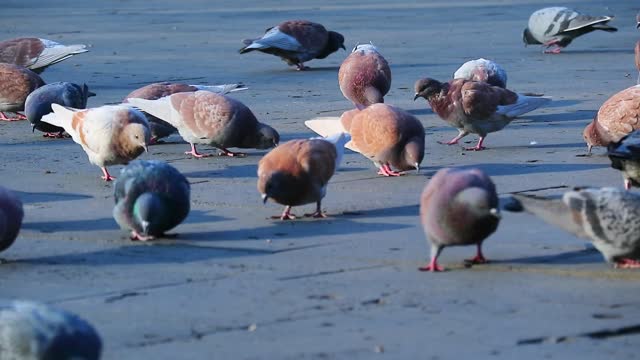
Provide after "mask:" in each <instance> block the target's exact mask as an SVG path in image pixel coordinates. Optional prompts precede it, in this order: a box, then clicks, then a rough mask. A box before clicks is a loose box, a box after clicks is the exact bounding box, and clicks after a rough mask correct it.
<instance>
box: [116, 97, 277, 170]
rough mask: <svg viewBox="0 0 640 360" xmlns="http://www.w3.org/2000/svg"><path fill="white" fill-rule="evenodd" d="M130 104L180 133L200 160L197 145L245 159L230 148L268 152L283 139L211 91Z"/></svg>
mask: <svg viewBox="0 0 640 360" xmlns="http://www.w3.org/2000/svg"><path fill="white" fill-rule="evenodd" d="M128 102H129V104H131V105H133V106H136V107H137V108H139V109H140V110H142V111H144V112H146V113H148V114H151V115H153V116H155V117H157V118H160V119H162V120H164V121H166V122H168V123H170V124H171V125H173V126H175V127H176V128H177V129H178V133H180V136H182V138H183V139H184V140H185V141H187V142H189V143H190V144H191V151H187V152H185V154H190V155H192V156H194V157H197V158H200V157H205V156H209V155H205V154H200V153H198V151H197V150H196V144H208V145H212V146H215V147H217V148H219V149H220V150H222V153H221V154H222V155H226V156H243V155H244V154H242V153H233V152H231V151H229V150H228V149H227V148H230V147H238V148H245V149H246V148H256V149H268V148H271V147H273V146H276V145H278V142H279V141H280V135H279V134H278V132H277V131H276V130H274V129H273V128H272V127H271V126H269V125H266V124H262V123H260V122H258V120H257V119H256V117H255V115H253V113H252V112H251V110H249V108H248V107H246V106H245V105H244V104H243V103H241V102H240V101H238V100H235V99H232V98H230V97H227V96H225V95H220V94H214V93H212V92H209V91H195V92H186V93H185V92H182V93H177V94H173V95H169V96H165V97H163V98H160V99H157V100H145V99H138V98H129V99H128Z"/></svg>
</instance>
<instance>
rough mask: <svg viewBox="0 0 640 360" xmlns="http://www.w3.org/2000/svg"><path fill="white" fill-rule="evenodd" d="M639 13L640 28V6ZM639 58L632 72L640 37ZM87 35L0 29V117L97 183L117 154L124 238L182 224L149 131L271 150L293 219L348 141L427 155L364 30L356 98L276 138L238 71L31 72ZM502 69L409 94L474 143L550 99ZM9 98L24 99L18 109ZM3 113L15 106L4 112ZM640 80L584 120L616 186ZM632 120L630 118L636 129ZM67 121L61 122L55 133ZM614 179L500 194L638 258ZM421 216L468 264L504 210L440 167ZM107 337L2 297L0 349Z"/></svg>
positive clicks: (264, 164)
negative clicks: (114, 82) (226, 78)
mask: <svg viewBox="0 0 640 360" xmlns="http://www.w3.org/2000/svg"><path fill="white" fill-rule="evenodd" d="M611 19H612V17H609V16H595V17H594V16H588V15H583V14H580V13H578V12H576V11H574V10H571V9H568V8H563V7H550V8H544V9H541V10H538V11H536V12H534V13H533V14H532V15H531V17H530V19H529V23H528V27H527V28H526V29H525V30H524V32H523V41H524V42H525V44H541V45H543V46H545V47H546V50H545V52H547V53H554V54H557V53H559V52H560V51H561V49H562V48H563V47H565V46H567V45H568V44H569V43H570V42H571V41H572V40H573V39H574V38H576V37H578V36H581V35H583V34H586V33H588V32H591V31H594V30H604V31H609V32H613V31H616V30H617V29H616V28H613V27H611V26H609V25H607V23H608V22H609V21H610V20H611ZM638 26H640V19H639V23H638ZM243 42H244V45H245V46H244V47H243V48H242V49H241V50H240V53H242V54H243V53H247V52H251V51H260V52H264V53H268V54H273V55H276V56H279V57H280V58H282V59H283V60H284V61H286V62H287V64H289V65H292V66H296V68H297V69H298V70H304V69H306V67H305V65H304V62H306V61H309V60H311V59H322V58H325V57H327V56H329V55H330V54H332V53H333V52H335V51H337V50H338V49H340V48H342V49H344V48H345V47H344V37H343V36H342V35H341V34H339V33H337V32H333V31H327V30H326V29H325V28H324V26H322V25H320V24H317V23H313V22H309V21H302V20H295V21H285V22H283V23H281V24H279V25H277V26H275V27H272V28H269V29H267V30H266V32H265V34H264V35H263V36H262V37H260V38H257V39H252V40H244V41H243ZM638 44H639V45H638V46H636V55H637V57H636V62H637V64H638V66H639V70H640V60H638V59H640V42H639V43H638ZM86 51H87V49H86V48H85V46H84V45H71V46H66V45H62V44H58V43H56V42H53V41H50V40H45V39H37V38H19V39H13V40H8V41H4V42H0V62H1V63H0V116H1V117H0V118H1V119H3V120H9V121H13V120H19V119H28V120H29V122H30V123H31V125H32V129H33V131H35V130H38V131H41V132H43V133H44V136H47V137H55V138H58V137H60V138H63V137H65V136H70V137H71V138H72V139H73V141H74V142H76V143H77V144H79V145H80V146H82V148H83V150H84V151H85V152H86V153H87V156H88V158H89V161H90V162H91V163H92V164H94V165H96V166H99V167H100V168H101V170H102V173H103V177H102V178H103V179H104V180H105V181H111V180H114V179H115V178H114V177H113V176H112V175H111V174H110V173H109V172H108V170H107V166H110V165H114V164H125V165H127V166H125V167H124V169H123V170H122V171H121V174H120V175H119V176H118V178H117V179H115V180H116V181H115V186H114V189H115V190H114V194H115V200H116V205H115V208H114V212H113V214H114V218H115V220H116V222H117V223H118V224H119V225H120V226H121V227H122V228H125V229H128V230H131V238H132V239H134V240H141V241H147V240H151V239H153V238H155V237H160V236H163V235H164V234H165V232H166V231H168V230H170V229H172V228H174V227H175V226H177V225H178V224H180V223H181V222H182V221H183V220H184V219H185V218H186V217H187V215H188V213H189V209H190V187H189V182H188V181H187V179H186V178H185V177H184V176H183V175H182V174H181V173H180V172H179V171H178V170H177V169H175V168H174V167H172V166H170V165H168V164H167V163H165V162H162V161H154V160H151V161H141V160H134V159H135V158H136V157H138V156H139V155H140V154H141V153H143V152H144V151H146V150H147V148H148V146H149V145H151V144H153V143H154V142H156V141H158V139H160V138H163V137H166V136H169V135H170V134H172V133H174V132H178V133H179V135H180V136H181V137H182V138H183V139H184V140H185V141H186V142H188V143H189V144H190V150H189V151H187V152H186V154H189V155H191V156H193V157H197V158H200V157H206V156H210V154H202V153H200V152H198V151H197V149H196V146H197V145H198V144H206V145H212V146H214V147H216V148H218V149H220V151H221V152H220V155H226V156H243V155H244V154H242V153H238V152H232V151H231V150H229V148H256V149H269V148H272V147H275V148H274V149H272V150H271V151H269V152H268V153H267V154H266V155H265V156H264V157H263V158H262V159H261V160H260V162H259V164H258V190H259V192H260V194H261V195H262V199H263V201H265V202H266V201H267V200H268V199H272V200H274V201H276V202H278V203H280V204H282V205H284V206H285V209H284V212H283V213H282V215H280V216H278V218H280V219H282V220H288V219H295V218H296V216H295V215H293V214H292V213H291V208H292V207H293V206H298V205H303V204H309V203H316V205H317V208H316V211H315V212H314V213H312V214H308V216H312V217H325V216H326V215H325V214H324V213H323V212H322V209H321V201H322V198H323V197H324V196H325V193H326V189H327V183H328V182H329V180H330V179H331V177H332V176H333V174H334V172H335V171H336V170H337V168H338V167H339V164H340V159H341V157H342V154H343V148H344V147H347V148H349V149H351V150H353V151H356V152H359V153H361V154H362V155H364V156H366V157H367V158H369V159H371V160H372V161H373V163H374V164H375V166H376V167H377V168H378V170H379V171H378V174H380V175H383V176H390V177H393V176H400V175H402V174H403V173H404V172H405V171H409V170H413V169H415V170H418V169H419V166H420V164H421V162H422V160H423V157H424V146H425V131H424V127H423V125H422V124H421V122H420V121H419V120H418V119H417V118H416V117H415V116H413V115H411V114H410V113H408V112H406V111H404V110H402V109H400V108H397V107H394V106H390V105H387V104H384V96H385V95H386V93H387V92H388V91H389V88H390V84H391V69H390V67H389V64H388V63H387V61H386V60H385V58H384V57H383V56H382V55H381V53H380V51H379V50H378V49H377V48H376V47H375V46H374V45H373V44H358V45H356V46H355V48H354V49H353V51H352V52H351V54H350V55H348V56H347V58H346V59H345V60H344V62H343V63H342V65H341V66H340V70H339V73H338V82H339V86H340V90H341V91H342V93H343V95H344V96H345V97H346V98H347V99H348V100H350V101H351V102H352V103H353V104H354V105H355V109H353V110H350V111H347V112H345V113H344V114H343V115H342V116H341V117H339V118H316V119H312V120H309V121H307V122H305V125H306V126H307V127H309V128H310V129H312V130H313V131H314V132H316V133H318V134H319V135H321V136H322V137H319V138H312V139H296V140H291V141H287V142H285V143H280V136H279V134H278V132H277V131H276V130H275V129H274V128H273V127H271V126H269V125H267V124H264V123H261V122H259V121H258V120H257V119H256V117H255V115H254V114H253V113H252V112H251V110H250V109H249V108H248V107H247V106H245V105H244V104H242V103H241V102H239V101H237V100H235V99H233V98H231V97H229V96H228V95H227V94H229V93H232V92H235V91H241V90H247V89H246V88H245V87H243V86H242V85H241V84H227V85H217V86H202V85H188V84H179V83H156V84H151V85H147V86H145V87H143V88H140V89H138V90H135V91H133V92H132V93H131V94H129V95H128V96H126V97H125V98H124V100H123V103H122V104H119V105H104V106H100V107H95V108H90V109H85V107H86V104H87V99H88V97H90V96H94V95H95V94H93V93H92V92H90V91H89V89H88V87H87V86H86V85H78V84H73V83H67V82H59V83H52V84H45V83H44V81H43V80H42V79H41V78H40V76H39V75H38V74H37V73H39V72H41V71H42V70H44V69H45V68H46V67H47V66H50V65H52V64H55V63H57V62H59V61H62V60H64V59H66V58H68V57H70V56H73V55H76V54H80V53H83V52H86ZM506 86H507V74H506V71H505V70H504V69H503V68H502V67H501V66H500V65H498V64H497V63H495V62H493V61H490V60H485V59H477V60H472V61H469V62H467V63H465V64H464V65H462V66H461V67H460V69H458V71H456V72H455V74H454V79H453V80H451V81H448V82H440V81H437V80H435V79H431V78H425V79H420V80H418V81H417V82H416V83H415V97H414V100H416V99H418V98H424V99H426V100H427V101H428V103H429V104H430V106H431V108H432V109H433V111H434V112H435V113H437V114H438V115H439V116H440V117H441V118H442V119H443V120H445V121H446V122H448V123H449V124H450V125H452V126H453V127H455V128H457V129H458V131H459V133H458V135H457V136H455V137H454V138H453V139H452V140H451V141H449V142H447V143H446V144H449V145H451V144H456V143H458V141H459V140H460V139H461V138H463V137H464V136H466V135H468V134H470V133H473V134H477V135H478V136H479V140H478V143H477V145H476V146H474V147H472V148H471V150H475V151H480V150H483V149H484V140H485V138H486V136H487V134H488V133H491V132H496V131H499V130H501V129H503V128H504V127H505V126H507V125H508V124H509V123H510V122H511V121H512V120H513V119H514V118H516V117H518V116H520V115H522V114H525V113H527V112H530V111H532V110H534V109H537V108H539V107H540V106H544V105H545V104H547V103H548V102H549V101H550V99H549V98H545V97H542V96H535V95H524V94H517V93H514V92H512V91H510V90H508V89H507V88H506ZM19 112H24V114H21V113H19ZM5 113H15V114H16V115H15V116H14V117H10V116H9V115H7V114H5ZM639 119H640V86H634V87H631V88H629V89H626V90H623V91H621V92H620V93H618V94H616V95H614V96H613V97H611V98H610V99H609V100H608V101H607V102H606V103H605V104H604V105H603V106H602V107H601V108H600V110H599V111H598V114H597V116H596V118H595V119H594V121H593V122H592V123H591V124H589V125H588V126H587V128H586V129H585V131H584V137H585V141H586V142H587V144H588V146H589V151H590V150H591V147H592V146H608V149H609V151H608V153H609V156H610V157H611V160H612V166H613V167H614V168H617V169H620V170H622V171H623V173H624V179H625V187H626V189H625V190H628V189H629V188H630V187H631V186H639V184H640V132H637V131H635V130H637V129H639V128H640V120H639ZM634 131H635V132H634ZM65 133H66V134H68V135H65ZM625 190H622V189H615V188H603V189H574V190H573V191H569V192H567V193H565V194H564V195H563V196H562V197H561V198H543V197H536V196H532V195H524V194H514V195H513V196H512V197H511V198H510V201H509V202H508V203H507V205H506V206H504V207H503V208H504V209H506V210H510V211H522V210H526V211H529V212H531V213H533V214H535V215H538V216H540V217H541V218H542V219H544V220H546V221H548V222H550V223H553V224H555V225H558V226H560V227H562V228H564V229H566V230H568V231H570V232H572V233H574V234H576V235H578V236H582V237H585V238H588V239H590V240H591V241H592V242H593V244H594V246H595V247H596V248H597V249H598V250H599V251H600V252H602V254H603V256H604V258H605V259H606V260H607V261H608V262H612V263H614V264H615V265H616V267H621V268H638V267H640V223H639V222H638V221H637V219H639V218H640V195H637V194H635V193H632V192H629V191H625ZM22 217H23V209H22V204H21V202H20V200H19V199H18V198H17V197H16V195H15V194H14V193H12V192H11V191H9V190H7V189H5V188H1V187H0V251H2V250H5V249H6V248H8V247H9V246H10V245H11V244H12V243H13V242H14V240H15V238H16V236H17V234H18V232H19V230H20V226H21V222H22ZM420 217H421V220H422V224H423V227H424V230H425V233H426V235H427V238H428V239H429V241H430V242H431V244H432V247H431V260H430V262H429V263H428V264H427V265H426V266H424V267H422V268H420V270H425V271H442V270H443V268H442V267H441V266H440V265H438V263H437V260H438V256H439V255H440V253H441V251H442V249H443V248H444V247H446V246H455V245H476V246H477V254H476V256H475V257H474V258H473V259H471V260H470V261H471V262H472V263H483V262H486V261H487V260H486V259H485V257H484V255H483V253H482V242H483V241H484V239H486V238H487V237H488V236H489V235H490V234H492V233H493V232H494V231H495V230H496V229H497V227H498V224H499V222H500V218H501V213H500V209H499V201H498V196H497V193H496V188H495V185H494V183H493V182H492V180H491V179H490V177H489V176H488V175H487V174H485V173H484V172H483V171H482V170H479V169H470V170H465V169H456V168H447V169H442V170H440V171H438V172H437V173H436V174H435V175H434V176H433V178H432V179H431V180H430V181H429V182H428V183H427V185H426V187H425V189H424V191H423V193H422V196H421V199H420ZM100 353H101V341H100V338H99V336H98V335H97V332H96V331H95V329H93V328H92V327H91V326H90V325H89V324H87V323H86V322H85V321H83V320H82V319H79V318H77V317H76V316H74V315H72V314H69V313H66V312H64V311H61V310H57V309H52V308H50V307H48V306H45V305H39V304H33V303H16V304H14V305H13V306H10V307H5V308H0V358H16V359H26V358H28V359H54V358H55V359H67V358H82V359H98V358H99V357H100Z"/></svg>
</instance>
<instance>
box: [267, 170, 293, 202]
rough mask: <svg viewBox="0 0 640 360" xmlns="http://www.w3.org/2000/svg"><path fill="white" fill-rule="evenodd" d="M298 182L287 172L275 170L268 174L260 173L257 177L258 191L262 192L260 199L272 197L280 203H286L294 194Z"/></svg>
mask: <svg viewBox="0 0 640 360" xmlns="http://www.w3.org/2000/svg"><path fill="white" fill-rule="evenodd" d="M297 188H298V183H297V181H296V179H295V177H294V176H293V175H291V174H289V173H285V172H282V171H276V172H272V173H269V174H260V176H259V177H258V191H260V193H261V194H262V201H263V202H264V203H266V202H267V200H268V199H274V200H276V201H277V202H280V203H285V204H286V203H287V202H288V201H287V199H289V198H291V197H292V196H295V194H294V192H295V189H297Z"/></svg>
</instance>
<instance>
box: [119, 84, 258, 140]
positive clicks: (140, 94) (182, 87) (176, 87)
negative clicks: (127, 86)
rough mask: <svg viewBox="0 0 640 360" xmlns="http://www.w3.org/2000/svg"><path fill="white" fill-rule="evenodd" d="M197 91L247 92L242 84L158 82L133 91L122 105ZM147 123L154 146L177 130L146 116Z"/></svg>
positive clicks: (217, 92) (159, 120)
mask: <svg viewBox="0 0 640 360" xmlns="http://www.w3.org/2000/svg"><path fill="white" fill-rule="evenodd" d="M198 90H206V91H211V92H214V93H216V94H223V95H224V94H228V93H231V92H236V91H242V90H248V88H247V87H245V86H244V85H242V84H223V85H187V84H181V83H172V82H160V83H153V84H149V85H146V86H143V87H141V88H139V89H136V90H133V91H132V92H131V93H130V94H129V95H127V96H126V97H125V98H124V101H123V103H127V102H128V99H129V98H140V99H147V100H157V99H160V98H162V97H165V96H169V95H173V94H175V93H179V92H194V91H198ZM145 115H146V116H147V120H148V121H149V127H150V128H151V143H150V144H155V143H156V142H157V141H158V140H159V139H162V138H165V137H167V136H169V135H171V134H173V133H174V132H177V131H178V129H176V128H175V127H173V126H172V125H171V124H169V123H168V122H166V121H164V120H161V119H158V118H157V117H155V116H152V115H149V114H146V113H145Z"/></svg>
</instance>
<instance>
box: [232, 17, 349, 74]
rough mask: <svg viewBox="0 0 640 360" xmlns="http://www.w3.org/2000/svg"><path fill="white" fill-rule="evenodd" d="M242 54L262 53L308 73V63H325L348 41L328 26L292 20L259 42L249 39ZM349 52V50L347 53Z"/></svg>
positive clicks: (266, 32) (275, 28)
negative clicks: (305, 63)
mask: <svg viewBox="0 0 640 360" xmlns="http://www.w3.org/2000/svg"><path fill="white" fill-rule="evenodd" d="M242 42H243V43H244V44H245V47H243V48H242V49H240V50H239V51H240V54H244V53H248V52H250V51H254V50H258V51H261V52H263V53H267V54H271V55H275V56H279V57H280V58H281V59H282V60H283V61H285V62H286V63H287V64H288V65H290V66H294V65H295V66H296V67H297V69H298V70H305V69H307V67H306V66H304V62H305V61H309V60H312V59H324V58H326V57H327V56H329V55H331V54H332V53H334V52H336V51H338V49H340V48H342V49H345V47H344V37H343V36H342V35H340V34H339V33H337V32H335V31H327V29H325V28H324V26H322V25H320V24H317V23H314V22H311V21H306V20H289V21H285V22H283V23H280V24H278V25H276V26H274V27H271V28H268V29H267V30H266V31H265V33H264V35H262V37H261V38H259V39H245V40H243V41H242ZM345 50H346V49H345Z"/></svg>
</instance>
